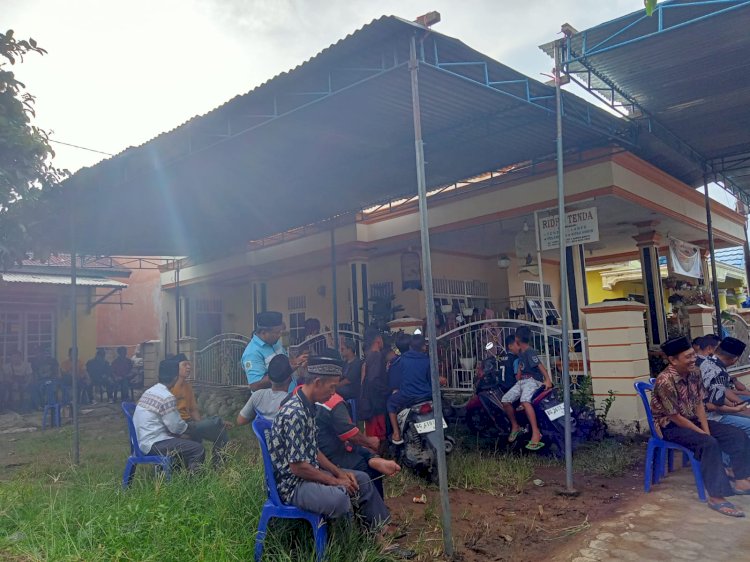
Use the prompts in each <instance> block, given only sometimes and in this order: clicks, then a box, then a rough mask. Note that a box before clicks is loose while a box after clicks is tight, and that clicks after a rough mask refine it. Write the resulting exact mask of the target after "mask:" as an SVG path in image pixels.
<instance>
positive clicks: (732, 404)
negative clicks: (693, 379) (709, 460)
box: [700, 338, 750, 436]
mask: <svg viewBox="0 0 750 562" xmlns="http://www.w3.org/2000/svg"><path fill="white" fill-rule="evenodd" d="M745 347H746V346H745V343H744V342H741V341H740V340H738V339H736V338H724V339H723V340H722V341H721V343H720V344H719V346H718V347H717V348H716V349H715V350H714V352H713V355H711V356H709V357H707V358H706V360H705V361H704V362H703V363H701V366H700V369H701V377H702V379H703V386H704V387H705V388H706V410H707V411H708V419H709V420H714V421H718V422H721V423H726V424H728V425H733V426H734V427H738V428H740V429H741V430H742V431H744V432H745V433H746V434H747V435H749V436H750V417H748V416H747V415H746V413H747V411H748V410H747V408H748V404H747V402H745V401H744V400H743V397H741V396H739V395H738V394H737V393H736V391H735V389H734V388H733V383H732V379H731V377H730V375H729V373H728V372H727V369H729V368H730V367H731V366H732V365H734V364H735V363H737V360H738V359H739V358H740V356H741V355H742V353H743V352H744V351H745Z"/></svg>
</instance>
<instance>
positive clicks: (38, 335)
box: [0, 311, 55, 362]
mask: <svg viewBox="0 0 750 562" xmlns="http://www.w3.org/2000/svg"><path fill="white" fill-rule="evenodd" d="M54 320H55V315H54V313H53V312H42V311H39V312H37V311H32V312H26V311H9V312H5V311H4V312H0V360H2V361H3V362H4V361H8V360H9V359H10V354H11V353H12V352H13V351H15V350H19V351H20V352H21V353H22V354H23V356H24V357H25V358H26V359H27V360H28V359H29V357H30V356H31V355H32V354H35V353H36V351H37V350H46V351H49V352H50V353H51V354H52V355H53V356H54V355H55V325H54V324H55V323H54Z"/></svg>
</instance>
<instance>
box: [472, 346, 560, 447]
mask: <svg viewBox="0 0 750 562" xmlns="http://www.w3.org/2000/svg"><path fill="white" fill-rule="evenodd" d="M494 348H495V346H494V344H493V343H491V342H490V343H488V344H487V345H486V346H485V350H486V351H487V352H488V357H487V358H485V359H484V360H483V361H482V364H481V367H480V368H481V373H480V374H479V376H478V380H477V386H476V391H475V394H474V396H473V397H472V398H471V399H470V400H469V402H468V403H467V404H466V423H467V425H468V427H469V430H470V431H471V432H472V433H474V434H475V435H480V436H482V437H490V438H500V437H502V438H506V439H507V436H508V435H510V433H511V423H510V420H509V419H508V416H507V415H506V414H505V411H504V410H503V406H502V397H503V394H505V393H506V392H507V391H508V390H509V389H510V387H511V386H512V384H511V381H508V380H507V379H505V378H504V369H503V368H502V367H501V366H500V358H499V357H498V356H497V354H496V352H495V349H494ZM531 404H532V406H533V407H534V412H535V413H536V419H537V425H538V426H539V431H540V432H541V434H542V441H546V442H547V443H548V444H550V445H553V447H550V449H552V452H553V454H555V455H558V456H559V455H562V453H563V451H564V450H565V409H564V405H563V403H562V400H561V399H560V397H559V394H558V391H557V389H555V388H550V389H545V388H544V387H543V386H542V387H540V388H539V390H537V391H536V393H535V394H534V395H533V397H532V401H531ZM514 406H515V408H516V420H517V421H518V423H519V425H520V426H521V427H525V426H528V423H529V422H528V419H527V418H526V414H525V413H524V410H523V408H522V407H520V404H519V403H516V404H514ZM571 421H572V423H573V432H575V419H573V420H571ZM530 436H531V434H530V432H526V433H524V434H523V435H522V436H520V437H519V438H518V439H516V441H515V442H514V443H513V445H514V446H515V447H518V446H520V445H525V444H526V442H528V438H529V437H530Z"/></svg>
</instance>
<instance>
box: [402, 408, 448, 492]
mask: <svg viewBox="0 0 750 562" xmlns="http://www.w3.org/2000/svg"><path fill="white" fill-rule="evenodd" d="M397 420H398V425H399V428H400V429H401V435H402V439H403V440H404V443H403V444H402V445H398V447H397V449H396V454H395V455H394V456H395V458H396V460H397V462H399V464H402V465H403V466H406V467H407V468H410V469H412V470H413V471H414V472H416V473H417V474H419V475H420V476H423V477H426V478H427V479H428V480H430V481H431V482H433V483H437V481H438V468H437V446H438V444H439V442H438V441H437V433H436V431H435V416H434V414H433V411H432V402H431V401H425V402H420V403H419V404H414V405H413V406H410V407H409V408H404V409H403V410H401V411H400V412H399V413H398V416H397ZM442 422H443V430H445V429H447V428H448V424H446V423H445V420H442ZM443 435H444V437H445V454H446V455H448V454H450V453H451V452H453V449H454V448H455V445H456V440H455V439H454V438H453V437H451V436H450V435H446V434H443Z"/></svg>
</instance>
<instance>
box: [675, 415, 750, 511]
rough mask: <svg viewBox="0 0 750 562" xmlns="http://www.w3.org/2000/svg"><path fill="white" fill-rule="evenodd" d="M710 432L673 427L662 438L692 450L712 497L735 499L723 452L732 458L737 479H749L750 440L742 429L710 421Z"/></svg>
mask: <svg viewBox="0 0 750 562" xmlns="http://www.w3.org/2000/svg"><path fill="white" fill-rule="evenodd" d="M708 429H709V431H710V432H711V435H704V434H702V433H697V432H695V431H693V430H692V429H685V428H682V427H677V426H676V425H674V424H670V425H668V426H667V427H665V428H664V429H663V430H662V435H664V439H666V440H667V441H673V442H675V443H677V444H678V445H682V446H683V447H685V448H687V449H689V450H690V451H692V452H693V454H694V455H695V458H696V459H698V460H699V461H700V463H701V474H702V475H703V483H704V484H705V486H706V490H707V491H708V495H709V496H714V497H720V496H731V495H733V494H734V491H733V490H732V486H731V484H730V483H729V478H727V475H726V472H725V471H724V465H723V463H722V460H721V453H722V452H724V453H726V454H727V455H729V457H730V458H731V460H732V470H733V471H734V477H735V478H737V479H738V480H739V479H742V478H747V477H748V476H750V439H748V437H747V434H746V433H745V432H744V431H742V430H741V429H739V428H736V427H732V426H731V425H727V424H724V423H720V422H716V421H711V420H709V421H708Z"/></svg>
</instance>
